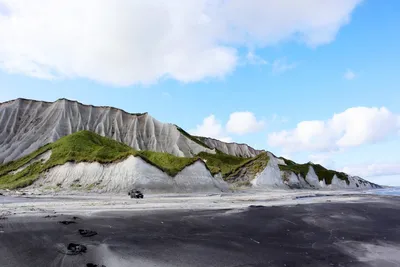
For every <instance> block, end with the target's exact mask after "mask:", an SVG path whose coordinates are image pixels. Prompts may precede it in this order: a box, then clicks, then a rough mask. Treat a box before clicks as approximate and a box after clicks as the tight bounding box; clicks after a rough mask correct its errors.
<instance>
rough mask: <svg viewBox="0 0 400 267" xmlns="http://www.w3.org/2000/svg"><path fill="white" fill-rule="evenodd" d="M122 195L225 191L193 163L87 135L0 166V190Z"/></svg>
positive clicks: (194, 160)
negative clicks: (129, 192) (39, 189)
mask: <svg viewBox="0 0 400 267" xmlns="http://www.w3.org/2000/svg"><path fill="white" fill-rule="evenodd" d="M31 185H32V186H33V187H38V186H40V187H45V188H58V189H83V190H95V191H98V192H121V191H124V190H128V189H130V188H133V187H135V188H143V190H145V191H147V192H149V191H152V192H220V191H224V190H227V188H228V185H227V184H226V183H225V182H224V181H223V180H222V179H221V176H220V175H216V176H213V175H212V174H211V172H210V170H209V169H208V167H207V165H206V164H205V163H204V162H203V161H202V160H200V159H198V158H185V157H176V156H174V155H171V154H167V153H162V152H153V151H135V150H134V149H132V148H131V147H129V146H127V145H125V144H123V143H120V142H117V141H114V140H112V139H110V138H106V137H102V136H100V135H97V134H96V133H93V132H89V131H80V132H76V133H74V134H71V135H68V136H65V137H62V138H60V139H59V140H57V141H56V142H54V143H51V144H48V145H46V146H44V147H42V148H40V149H39V150H37V151H35V152H33V153H31V154H29V155H27V156H25V157H23V158H21V159H19V160H16V161H12V162H9V163H7V164H3V165H0V189H1V188H9V189H14V188H21V187H26V186H31Z"/></svg>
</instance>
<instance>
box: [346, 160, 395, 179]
mask: <svg viewBox="0 0 400 267" xmlns="http://www.w3.org/2000/svg"><path fill="white" fill-rule="evenodd" d="M342 171H343V172H345V173H348V174H351V175H357V176H360V177H374V176H375V177H377V176H390V175H400V162H393V163H381V162H380V163H370V164H357V165H351V166H346V167H344V168H343V169H342Z"/></svg>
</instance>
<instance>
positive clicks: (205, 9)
mask: <svg viewBox="0 0 400 267" xmlns="http://www.w3.org/2000/svg"><path fill="white" fill-rule="evenodd" d="M360 2H362V0H303V1H292V0H281V1H272V0H269V1H266V0H254V1H251V3H249V2H248V1H245V0H230V1H224V0H191V1H173V0H172V1H162V0H148V1H131V0H117V1H106V0H86V1H78V0H69V1H66V0H64V1H53V0H36V1H30V0H2V1H1V3H2V5H1V6H0V25H1V27H0V68H1V69H3V70H5V71H7V72H10V73H22V74H25V75H29V76H33V77H38V78H42V79H54V78H76V77H84V78H88V79H91V80H95V81H98V82H103V83H108V84H114V85H119V86H126V85H131V84H137V83H152V82H156V81H157V80H158V79H160V78H163V77H167V78H172V79H176V80H179V81H183V82H192V81H198V80H202V79H204V78H207V77H213V78H214V77H217V78H220V77H224V76H225V75H226V74H227V73H230V72H231V71H233V70H234V68H235V67H236V65H237V63H238V58H237V50H238V49H239V48H241V47H247V48H249V47H250V48H260V47H265V46H268V45H274V44H276V43H279V42H282V41H290V40H295V41H301V42H304V43H306V44H307V45H309V46H317V45H321V44H326V43H329V42H331V41H332V40H333V39H334V38H335V36H336V34H337V33H338V31H339V29H340V28H341V27H342V26H343V25H345V24H347V23H348V22H349V19H350V15H351V13H352V11H353V10H354V9H355V8H356V6H357V5H358V4H359V3H360ZM286 68H287V67H286ZM277 69H278V70H279V69H285V67H283V65H279V64H278V67H277Z"/></svg>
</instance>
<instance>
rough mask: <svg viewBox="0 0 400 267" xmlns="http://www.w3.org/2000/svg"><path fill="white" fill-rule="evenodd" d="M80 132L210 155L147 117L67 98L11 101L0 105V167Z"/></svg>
mask: <svg viewBox="0 0 400 267" xmlns="http://www.w3.org/2000/svg"><path fill="white" fill-rule="evenodd" d="M81 130H88V131H92V132H95V133H97V134H99V135H101V136H107V137H110V138H112V139H114V140H116V141H118V142H122V143H124V144H127V145H128V146H130V147H131V148H133V149H135V150H149V151H156V152H165V153H169V154H172V155H176V156H182V157H183V156H185V157H193V156H194V155H196V154H197V153H199V152H202V151H205V152H208V153H214V150H212V149H210V148H208V147H206V146H204V145H202V144H200V142H196V141H197V140H192V139H190V138H188V137H187V136H186V135H184V134H182V132H181V131H180V130H178V129H177V127H176V126H175V125H173V124H168V123H161V122H159V121H158V120H156V119H154V118H152V117H151V116H150V115H149V114H147V113H143V114H130V113H127V112H124V111H123V110H120V109H116V108H112V107H95V106H90V105H83V104H81V103H78V102H76V101H70V100H67V99H60V100H58V101H55V102H43V101H34V100H27V99H17V100H13V101H9V102H5V103H2V104H0V163H5V162H9V161H12V160H15V159H18V158H21V157H23V156H25V155H28V154H30V153H31V152H33V151H35V150H37V149H38V148H40V147H42V146H43V145H45V144H47V143H52V142H54V141H56V140H58V139H59V138H61V137H63V136H66V135H69V134H72V133H75V132H78V131H81Z"/></svg>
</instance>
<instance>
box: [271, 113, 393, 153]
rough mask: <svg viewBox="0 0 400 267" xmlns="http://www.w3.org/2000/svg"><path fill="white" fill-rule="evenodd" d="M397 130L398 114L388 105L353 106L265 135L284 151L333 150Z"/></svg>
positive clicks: (383, 136) (380, 137) (384, 135)
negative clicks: (326, 118)
mask: <svg viewBox="0 0 400 267" xmlns="http://www.w3.org/2000/svg"><path fill="white" fill-rule="evenodd" d="M399 131H400V115H398V114H393V113H392V112H390V111H389V110H388V109H387V108H385V107H381V108H376V107H373V108H368V107H354V108H349V109H347V110H345V111H344V112H342V113H338V114H334V115H333V117H332V118H331V119H329V120H326V121H320V120H314V121H302V122H300V123H298V124H297V127H296V128H295V129H291V130H284V131H280V132H274V133H271V134H269V135H268V144H269V145H270V146H272V147H281V148H282V149H283V151H285V153H291V152H298V151H319V152H326V151H336V150H339V149H341V148H346V147H353V146H359V145H362V144H368V143H374V142H378V141H381V140H384V139H386V138H388V137H390V136H392V135H397V134H398V133H399Z"/></svg>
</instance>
